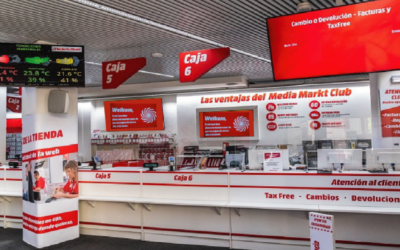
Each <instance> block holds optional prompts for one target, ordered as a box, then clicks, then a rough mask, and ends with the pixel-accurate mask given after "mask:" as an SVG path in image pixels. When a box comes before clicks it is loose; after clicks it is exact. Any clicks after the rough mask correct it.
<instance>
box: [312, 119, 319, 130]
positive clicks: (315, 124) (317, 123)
mask: <svg viewBox="0 0 400 250" xmlns="http://www.w3.org/2000/svg"><path fill="white" fill-rule="evenodd" d="M310 128H311V129H313V130H318V129H320V128H321V123H320V122H319V121H313V122H311V123H310Z"/></svg>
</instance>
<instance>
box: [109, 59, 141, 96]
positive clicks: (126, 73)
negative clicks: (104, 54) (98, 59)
mask: <svg viewBox="0 0 400 250" xmlns="http://www.w3.org/2000/svg"><path fill="white" fill-rule="evenodd" d="M144 66H146V58H145V57H139V58H134V59H126V60H115V61H108V62H103V63H102V78H103V79H102V88H103V89H116V88H118V86H119V85H121V84H123V83H124V82H125V81H126V80H128V79H129V78H131V77H132V76H133V75H134V74H136V73H137V72H138V71H139V70H141V69H142V68H143V67H144Z"/></svg>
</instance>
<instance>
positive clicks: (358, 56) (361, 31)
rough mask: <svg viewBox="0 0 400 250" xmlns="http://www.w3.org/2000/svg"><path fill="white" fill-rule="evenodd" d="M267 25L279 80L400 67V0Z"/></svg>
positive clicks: (292, 17) (383, 0) (304, 15)
mask: <svg viewBox="0 0 400 250" xmlns="http://www.w3.org/2000/svg"><path fill="white" fill-rule="evenodd" d="M322 2H323V1H322ZM267 24H268V34H269V40H270V47H271V54H272V64H273V70H274V78H275V80H289V79H296V78H310V77H322V76H330V75H345V74H355V73H370V72H378V71H389V70H395V69H400V50H399V49H398V48H399V44H400V1H399V0H381V1H372V2H367V3H360V4H353V5H347V6H342V7H337V8H332V9H326V10H320V11H311V12H307V13H302V14H295V15H289V16H282V17H276V18H270V19H268V20H267Z"/></svg>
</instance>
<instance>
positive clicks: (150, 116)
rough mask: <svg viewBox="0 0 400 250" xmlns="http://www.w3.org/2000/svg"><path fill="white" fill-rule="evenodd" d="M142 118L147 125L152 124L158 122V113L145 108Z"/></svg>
mask: <svg viewBox="0 0 400 250" xmlns="http://www.w3.org/2000/svg"><path fill="white" fill-rule="evenodd" d="M140 117H141V118H142V121H144V122H145V123H152V122H154V121H156V118H157V112H156V111H155V110H154V109H152V108H145V109H143V111H142V113H141V115H140Z"/></svg>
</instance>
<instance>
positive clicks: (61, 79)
mask: <svg viewBox="0 0 400 250" xmlns="http://www.w3.org/2000/svg"><path fill="white" fill-rule="evenodd" d="M1 85H4V86H21V87H23V86H27V87H52V86H56V87H85V54H84V49H83V46H68V45H40V44H15V43H0V86H1Z"/></svg>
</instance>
